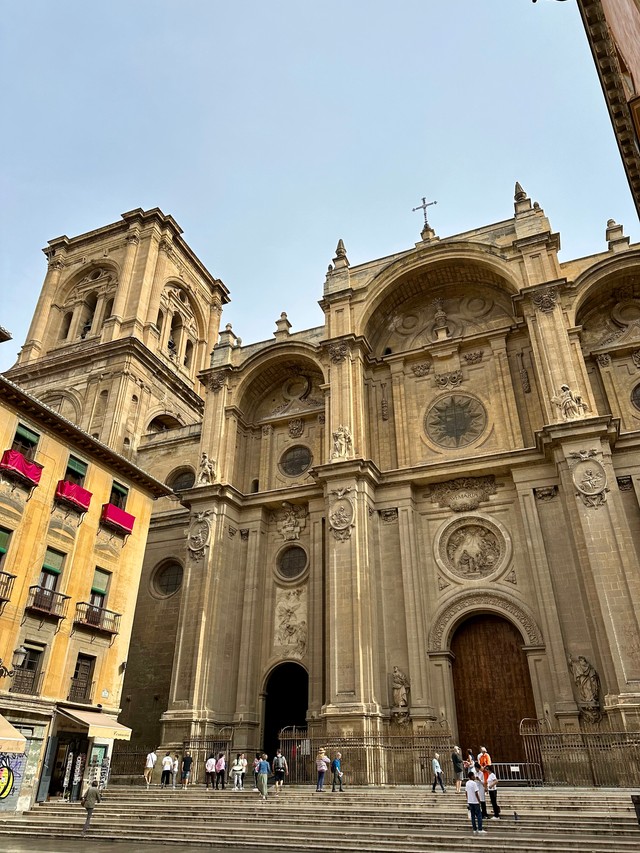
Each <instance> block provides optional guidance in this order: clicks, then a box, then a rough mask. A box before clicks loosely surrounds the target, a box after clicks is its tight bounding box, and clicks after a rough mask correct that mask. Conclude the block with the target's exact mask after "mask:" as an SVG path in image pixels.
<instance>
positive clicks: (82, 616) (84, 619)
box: [73, 601, 122, 634]
mask: <svg viewBox="0 0 640 853" xmlns="http://www.w3.org/2000/svg"><path fill="white" fill-rule="evenodd" d="M121 616H122V614H121V613H114V612H113V610H105V608H104V607H97V606H96V605H95V604H89V603H88V602H86V601H81V602H79V603H78V604H76V615H75V617H74V619H73V621H74V624H75V625H82V626H84V627H88V628H93V629H94V630H96V631H104V632H105V634H118V633H119V632H120V617H121Z"/></svg>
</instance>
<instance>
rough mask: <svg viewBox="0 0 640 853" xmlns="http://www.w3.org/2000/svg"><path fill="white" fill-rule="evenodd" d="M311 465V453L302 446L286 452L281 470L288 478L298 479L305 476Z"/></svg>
mask: <svg viewBox="0 0 640 853" xmlns="http://www.w3.org/2000/svg"><path fill="white" fill-rule="evenodd" d="M310 465H311V451H310V450H309V448H308V447H304V446H303V445H302V444H299V445H297V446H296V447H290V448H289V449H288V450H285V452H284V453H283V454H282V457H281V459H280V470H281V471H282V473H283V474H286V476H287V477H297V476H298V475H300V474H303V473H304V472H305V471H306V470H307V468H309V467H310Z"/></svg>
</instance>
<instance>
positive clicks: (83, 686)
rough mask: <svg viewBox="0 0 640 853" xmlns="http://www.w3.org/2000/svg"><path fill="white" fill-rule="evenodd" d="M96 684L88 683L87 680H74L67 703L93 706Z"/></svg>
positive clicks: (72, 680)
mask: <svg viewBox="0 0 640 853" xmlns="http://www.w3.org/2000/svg"><path fill="white" fill-rule="evenodd" d="M94 684H95V682H93V681H87V680H86V679H85V678H72V679H71V686H70V687H69V695H68V696H67V702H85V703H87V704H91V696H92V694H93V685H94Z"/></svg>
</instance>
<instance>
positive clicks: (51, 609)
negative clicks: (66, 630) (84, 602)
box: [26, 586, 69, 619]
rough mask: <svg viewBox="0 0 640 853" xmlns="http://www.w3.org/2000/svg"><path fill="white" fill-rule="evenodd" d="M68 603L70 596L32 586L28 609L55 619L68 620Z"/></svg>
mask: <svg viewBox="0 0 640 853" xmlns="http://www.w3.org/2000/svg"><path fill="white" fill-rule="evenodd" d="M68 601H69V596H68V595H62V593H60V592H53V591H52V590H50V589H46V587H44V586H30V587H29V598H28V599H27V605H26V609H27V610H31V611H33V612H35V613H41V614H44V615H46V616H51V617H53V618H54V619H66V618H67V602H68Z"/></svg>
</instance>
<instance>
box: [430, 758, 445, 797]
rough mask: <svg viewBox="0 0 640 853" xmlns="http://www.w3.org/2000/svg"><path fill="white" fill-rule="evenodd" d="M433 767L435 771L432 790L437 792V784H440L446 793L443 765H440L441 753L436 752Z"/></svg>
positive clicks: (432, 762)
mask: <svg viewBox="0 0 640 853" xmlns="http://www.w3.org/2000/svg"><path fill="white" fill-rule="evenodd" d="M431 769H432V771H433V787H432V788H431V792H432V793H433V794H435V792H436V785H438V784H439V785H440V787H441V788H442V793H443V794H445V793H446V788H445V787H444V782H443V781H442V767H440V755H439V754H438V753H437V752H436V754H435V755H434V756H433V758H432V760H431Z"/></svg>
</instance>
